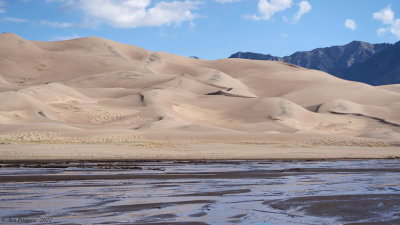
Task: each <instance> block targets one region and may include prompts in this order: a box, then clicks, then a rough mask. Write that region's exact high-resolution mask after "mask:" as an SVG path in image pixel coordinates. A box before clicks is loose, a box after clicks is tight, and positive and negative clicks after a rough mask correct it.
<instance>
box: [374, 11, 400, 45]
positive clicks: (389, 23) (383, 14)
mask: <svg viewBox="0 0 400 225" xmlns="http://www.w3.org/2000/svg"><path fill="white" fill-rule="evenodd" d="M372 17H373V18H374V19H375V20H379V21H381V22H382V24H384V25H386V27H381V28H379V29H378V30H377V31H376V33H377V34H378V35H379V36H382V35H384V34H386V33H387V32H390V33H391V34H393V35H394V36H396V38H397V39H399V40H400V19H396V18H395V15H394V12H393V10H392V7H391V6H390V5H388V6H387V7H386V8H383V9H381V10H380V11H378V12H375V13H373V14H372Z"/></svg>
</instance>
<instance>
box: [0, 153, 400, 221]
mask: <svg viewBox="0 0 400 225" xmlns="http://www.w3.org/2000/svg"><path fill="white" fill-rule="evenodd" d="M0 219H1V221H2V222H1V224H44V223H48V224H265V225H266V224H400V160H362V161H251V162H245V161H228V162H113V163H110V162H102V163H99V162H97V163H94V162H91V163H90V162H77V163H71V162H70V163H65V162H59V163H39V162H36V163H29V164H24V163H12V164H4V163H3V164H2V168H0Z"/></svg>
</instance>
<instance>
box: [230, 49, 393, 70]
mask: <svg viewBox="0 0 400 225" xmlns="http://www.w3.org/2000/svg"><path fill="white" fill-rule="evenodd" d="M391 46H392V45H391V44H370V43H367V42H362V41H352V42H350V43H349V44H346V45H343V46H332V47H328V48H317V49H314V50H312V51H302V52H296V53H294V54H292V55H290V56H285V57H282V58H281V57H276V56H271V55H263V54H259V53H251V52H246V53H242V52H238V53H235V54H233V55H231V56H230V57H229V58H244V59H255V60H272V61H284V62H287V63H291V64H295V65H298V66H301V67H304V68H308V69H316V70H321V71H325V72H327V73H330V74H332V75H335V76H338V77H343V75H344V73H345V71H347V70H348V69H349V68H350V67H352V66H353V65H357V64H359V63H362V62H364V61H365V60H367V59H369V58H371V57H372V56H373V55H375V54H376V53H378V52H381V51H382V50H384V49H386V48H388V47H391Z"/></svg>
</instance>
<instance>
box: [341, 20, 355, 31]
mask: <svg viewBox="0 0 400 225" xmlns="http://www.w3.org/2000/svg"><path fill="white" fill-rule="evenodd" d="M344 26H345V27H346V28H348V29H350V30H355V29H357V24H356V22H354V20H352V19H347V20H346V21H344Z"/></svg>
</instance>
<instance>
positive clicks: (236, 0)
mask: <svg viewBox="0 0 400 225" xmlns="http://www.w3.org/2000/svg"><path fill="white" fill-rule="evenodd" d="M214 1H216V2H218V3H222V4H225V3H232V2H240V1H242V0H214Z"/></svg>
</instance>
